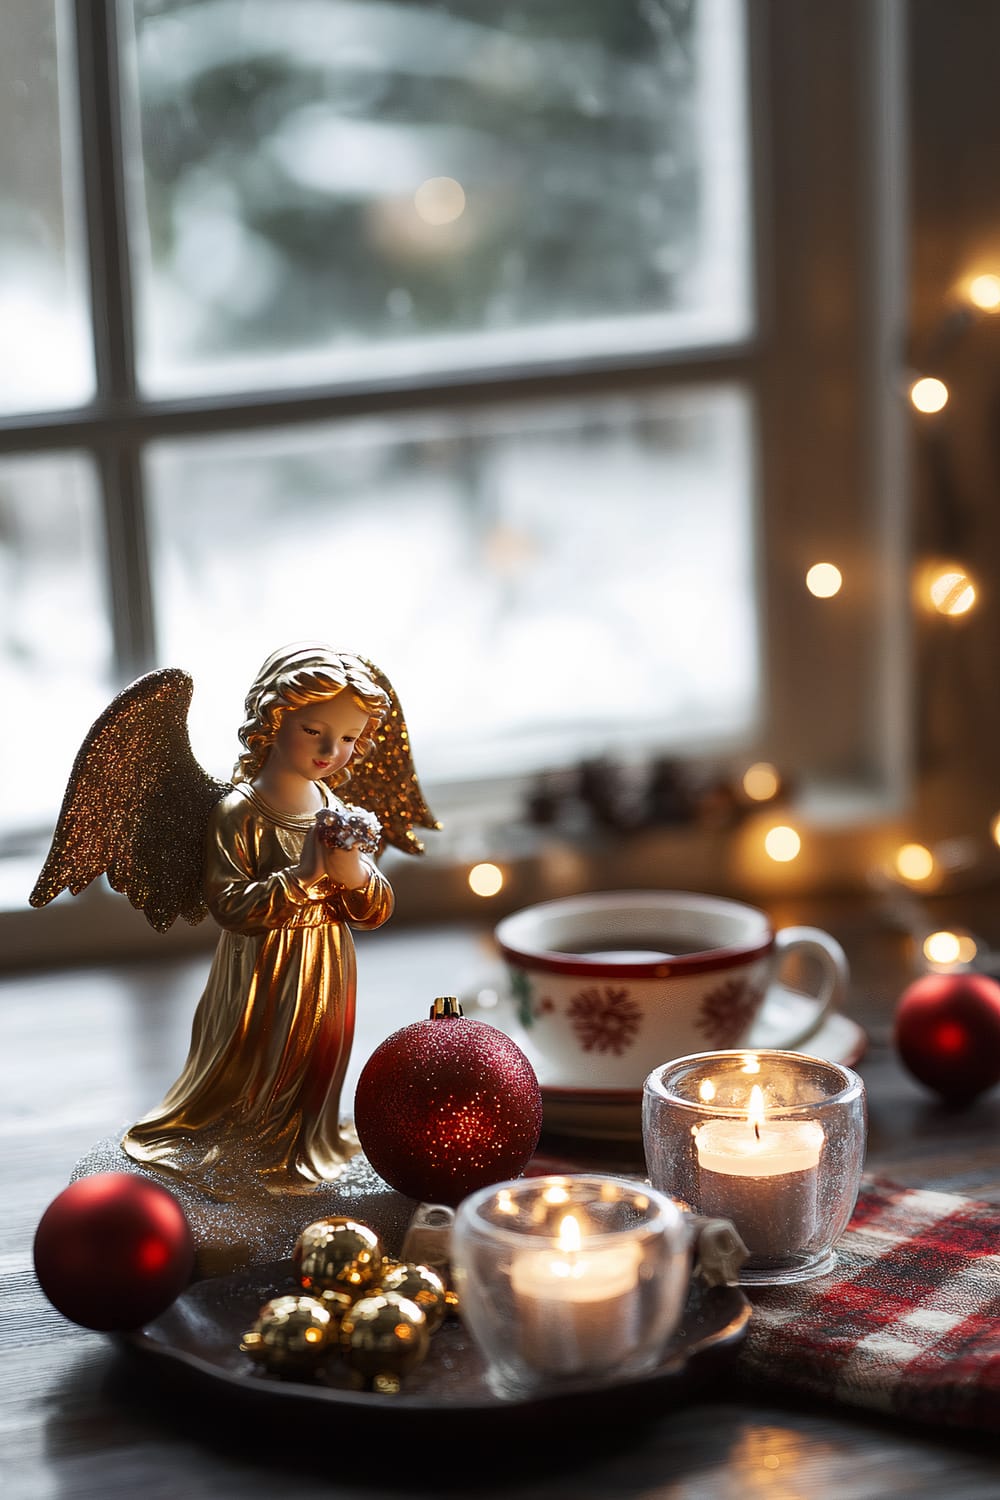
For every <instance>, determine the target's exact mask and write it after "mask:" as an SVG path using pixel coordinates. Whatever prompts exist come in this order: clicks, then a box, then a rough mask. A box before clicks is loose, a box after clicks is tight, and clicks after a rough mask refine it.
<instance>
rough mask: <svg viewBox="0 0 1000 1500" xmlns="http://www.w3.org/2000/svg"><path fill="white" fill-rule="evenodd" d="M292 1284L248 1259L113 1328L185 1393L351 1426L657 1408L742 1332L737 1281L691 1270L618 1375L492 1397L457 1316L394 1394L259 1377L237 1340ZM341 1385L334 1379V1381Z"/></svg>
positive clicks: (681, 1393)
mask: <svg viewBox="0 0 1000 1500" xmlns="http://www.w3.org/2000/svg"><path fill="white" fill-rule="evenodd" d="M297 1289H298V1288H297V1287H296V1284H295V1281H294V1278H293V1276H292V1273H291V1265H290V1263H289V1262H287V1261H286V1262H280V1263H278V1264H276V1265H273V1266H257V1267H254V1268H253V1269H250V1270H244V1271H238V1272H234V1273H233V1274H232V1275H228V1276H218V1277H209V1278H206V1279H205V1280H202V1281H196V1282H193V1283H192V1285H191V1286H189V1287H188V1288H187V1289H186V1290H185V1291H184V1292H183V1293H182V1294H181V1295H180V1297H178V1299H177V1300H176V1302H174V1303H173V1304H172V1305H171V1306H170V1307H169V1308H168V1309H167V1311H166V1312H164V1313H162V1314H161V1315H160V1317H158V1318H156V1319H155V1320H154V1321H153V1322H151V1323H148V1324H147V1325H146V1326H145V1327H143V1328H141V1329H137V1330H136V1331H135V1332H133V1333H128V1334H121V1335H118V1337H119V1339H120V1340H121V1341H122V1342H123V1343H124V1344H125V1346H126V1347H127V1348H128V1349H130V1350H131V1351H133V1352H135V1353H136V1354H138V1355H140V1356H141V1357H142V1358H143V1359H144V1360H148V1361H155V1362H156V1364H157V1365H158V1366H159V1368H160V1372H161V1374H163V1375H164V1376H165V1377H167V1378H168V1379H170V1381H171V1383H172V1384H174V1385H178V1384H179V1385H180V1386H182V1387H185V1388H187V1389H189V1390H190V1392H191V1393H192V1394H193V1395H194V1396H196V1397H197V1396H198V1395H199V1394H204V1393H205V1391H206V1387H208V1388H211V1392H212V1399H213V1400H218V1399H220V1398H223V1399H225V1400H227V1401H232V1402H236V1403H239V1404H240V1405H242V1406H243V1407H245V1408H246V1407H250V1408H253V1407H255V1406H260V1405H261V1404H263V1405H264V1406H267V1407H271V1408H273V1409H274V1416H275V1417H278V1416H279V1415H280V1414H281V1413H282V1412H283V1413H284V1414H286V1415H287V1416H288V1417H296V1416H303V1417H305V1416H308V1418H309V1419H310V1421H311V1422H315V1421H316V1420H322V1419H323V1417H324V1414H326V1413H328V1414H329V1416H330V1417H331V1418H334V1419H335V1418H336V1417H337V1414H338V1413H341V1414H342V1415H343V1417H344V1418H346V1419H348V1420H350V1421H351V1423H352V1424H353V1423H354V1422H356V1421H358V1420H364V1419H365V1418H366V1417H368V1416H374V1417H377V1418H378V1420H379V1421H380V1422H385V1421H390V1422H391V1421H392V1420H393V1419H396V1420H398V1421H402V1422H405V1421H406V1419H407V1418H416V1419H418V1420H419V1422H420V1424H421V1426H423V1427H426V1424H427V1423H428V1422H434V1421H446V1422H453V1421H455V1420H456V1419H459V1418H462V1419H475V1420H476V1421H477V1422H491V1423H492V1422H495V1421H501V1422H502V1421H505V1420H506V1419H507V1418H509V1417H517V1418H519V1419H524V1418H525V1417H532V1416H544V1417H545V1419H546V1420H547V1421H548V1420H550V1419H551V1418H553V1417H556V1416H558V1415H559V1414H560V1413H563V1414H567V1415H568V1414H570V1413H572V1415H573V1417H574V1419H575V1418H577V1417H579V1416H580V1414H581V1411H582V1410H583V1409H585V1408H587V1407H589V1406H595V1405H596V1406H599V1407H600V1408H601V1410H602V1411H603V1412H605V1413H607V1412H608V1410H609V1408H610V1407H611V1406H613V1407H614V1409H615V1412H616V1414H617V1415H619V1416H620V1415H622V1414H624V1413H626V1412H634V1413H635V1414H636V1415H637V1416H638V1415H641V1414H644V1413H645V1414H647V1415H648V1414H649V1413H650V1412H651V1411H653V1412H655V1411H659V1410H663V1409H666V1408H667V1407H668V1406H670V1405H671V1404H674V1403H676V1402H678V1401H681V1400H684V1399H686V1398H687V1397H688V1396H689V1395H690V1394H691V1393H692V1392H693V1391H694V1390H695V1389H696V1388H697V1387H698V1386H699V1385H700V1384H701V1377H702V1376H703V1374H704V1373H706V1371H707V1370H708V1369H711V1368H714V1367H715V1366H716V1365H717V1364H718V1362H719V1361H720V1359H721V1358H722V1357H723V1356H724V1355H725V1354H726V1353H727V1352H729V1351H730V1350H731V1349H732V1348H733V1347H734V1346H735V1345H736V1344H738V1343H739V1341H740V1340H741V1339H742V1337H743V1334H744V1333H745V1331H746V1327H747V1323H748V1321H749V1319H750V1312H751V1308H750V1303H749V1302H748V1300H747V1298H746V1296H745V1295H744V1293H743V1292H742V1291H741V1290H740V1288H739V1287H737V1286H716V1287H705V1286H704V1285H703V1284H702V1282H701V1281H700V1280H699V1279H698V1278H696V1277H695V1278H692V1281H691V1283H690V1286H689V1289H688V1296H687V1299H686V1303H685V1307H684V1310H683V1314H682V1317H681V1322H680V1325H679V1326H678V1328H677V1329H676V1331H675V1333H674V1335H673V1336H672V1338H671V1339H670V1341H669V1343H668V1344H667V1346H666V1348H665V1349H664V1352H663V1358H662V1359H661V1361H660V1363H659V1364H658V1365H657V1367H656V1368H655V1369H654V1370H652V1371H650V1372H649V1373H648V1374H646V1375H642V1376H637V1377H633V1378H629V1379H625V1380H613V1379H602V1380H600V1381H587V1382H584V1381H580V1382H576V1383H574V1384H573V1385H571V1386H560V1387H558V1388H557V1389H552V1390H546V1391H544V1392H540V1393H536V1394H533V1395H532V1396H531V1397H527V1398H524V1399H501V1398H499V1397H497V1396H496V1395H494V1393H493V1392H492V1391H491V1389H490V1387H489V1386H488V1384H487V1382H486V1376H485V1367H484V1362H483V1359H482V1356H481V1355H480V1353H479V1350H478V1348H477V1347H476V1345H475V1343H474V1342H473V1340H472V1337H471V1335H470V1334H469V1333H467V1332H466V1330H465V1328H464V1326H463V1324H462V1322H461V1319H460V1318H459V1317H456V1316H455V1315H454V1314H452V1315H450V1316H449V1317H448V1318H447V1319H446V1320H445V1322H444V1324H443V1325H442V1326H441V1327H440V1328H439V1329H438V1331H437V1332H436V1333H435V1334H434V1335H433V1338H432V1341H431V1348H430V1352H429V1353H428V1355H427V1358H426V1359H425V1360H424V1362H423V1363H422V1364H421V1365H420V1366H419V1367H418V1368H417V1369H416V1370H413V1371H411V1372H410V1373H409V1374H408V1375H406V1376H405V1377H404V1379H403V1383H402V1387H401V1389H400V1390H399V1391H398V1392H397V1393H396V1394H395V1395H381V1394H377V1393H375V1392H372V1391H367V1390H357V1389H354V1388H352V1387H351V1386H350V1384H349V1381H350V1375H349V1372H348V1371H346V1369H345V1370H344V1371H343V1372H342V1373H341V1372H340V1371H339V1369H338V1367H337V1366H334V1367H333V1373H332V1375H331V1376H329V1377H328V1382H329V1383H325V1382H320V1381H319V1380H317V1381H315V1382H314V1381H302V1380H292V1379H287V1378H281V1377H277V1376H274V1375H270V1374H268V1373H267V1372H265V1371H264V1370H262V1369H261V1368H260V1367H259V1366H257V1365H255V1364H254V1363H253V1362H252V1361H251V1360H250V1358H249V1357H248V1356H247V1355H245V1354H244V1353H243V1352H242V1351H241V1349H240V1339H241V1337H242V1335H243V1334H244V1333H245V1332H246V1331H247V1330H248V1329H249V1328H250V1327H251V1325H252V1324H253V1321H254V1319H255V1318H256V1316H257V1314H258V1312H259V1310H260V1308H261V1306H262V1305H263V1304H264V1303H265V1302H267V1301H268V1300H269V1299H270V1298H272V1297H276V1296H279V1295H281V1294H282V1293H285V1292H293V1291H296V1290H297ZM341 1382H342V1383H341Z"/></svg>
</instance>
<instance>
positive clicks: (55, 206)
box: [0, 0, 94, 412]
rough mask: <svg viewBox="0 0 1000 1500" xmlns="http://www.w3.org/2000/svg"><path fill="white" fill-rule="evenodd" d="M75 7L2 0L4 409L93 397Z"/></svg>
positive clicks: (50, 0) (0, 348)
mask: <svg viewBox="0 0 1000 1500" xmlns="http://www.w3.org/2000/svg"><path fill="white" fill-rule="evenodd" d="M72 48H73V38H72V27H71V23H70V14H69V7H68V5H66V4H65V3H62V0H4V6H3V43H2V45H0V183H2V184H3V191H2V194H0V411H4V412H12V411H37V410H42V409H45V408H47V407H57V406H67V405H68V406H74V405H77V404H78V403H80V402H81V401H85V400H86V399H87V398H88V397H89V396H91V395H92V394H93V389H94V365H93V349H92V345H91V341H90V328H89V322H88V316H89V315H88V311H87V298H86V294H85V291H84V285H85V272H84V264H85V263H84V257H83V248H82V239H81V235H80V226H81V215H80V212H79V192H80V164H79V158H78V156H77V153H76V149H75V144H74V143H75V141H76V139H77V128H76V96H75V88H74V79H75V74H74V62H73V52H72Z"/></svg>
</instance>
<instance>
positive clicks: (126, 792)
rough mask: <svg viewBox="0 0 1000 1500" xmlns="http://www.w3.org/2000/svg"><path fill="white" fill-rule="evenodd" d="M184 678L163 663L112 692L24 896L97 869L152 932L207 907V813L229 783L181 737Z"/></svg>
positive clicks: (73, 885)
mask: <svg viewBox="0 0 1000 1500" xmlns="http://www.w3.org/2000/svg"><path fill="white" fill-rule="evenodd" d="M192 687H193V684H192V681H191V678H190V677H189V676H188V674H187V673H186V672H182V671H181V670H180V669H179V668H176V667H167V668H164V669H162V670H160V671H157V672H147V673H146V675H145V676H144V677H140V678H139V679H138V680H137V681H136V682H133V683H131V684H130V686H129V687H127V688H123V689H122V691H121V692H120V693H119V694H118V695H117V697H116V698H114V699H113V700H112V701H111V703H110V704H109V705H108V707H107V708H106V709H105V710H104V712H103V713H102V714H101V716H100V718H98V719H97V720H96V721H95V723H94V724H93V725H92V727H91V728H90V730H89V731H88V733H87V736H86V738H85V739H84V741H83V744H82V745H81V746H80V749H79V751H78V752H77V757H76V760H75V761H74V763H73V769H72V771H71V772H70V778H69V782H68V783H67V786H66V792H65V795H64V797H63V803H62V809H61V811H60V813H59V819H58V822H57V823H56V831H55V833H54V834H53V837H52V847H51V848H50V850H49V854H48V858H47V859H46V861H45V864H44V865H43V867H42V871H41V874H40V875H39V877H38V880H37V881H36V882H35V888H34V890H33V891H32V893H31V896H30V897H29V900H30V902H31V905H32V906H46V905H47V904H48V903H49V902H50V901H51V900H53V898H54V897H56V896H58V894H59V892H60V891H62V890H68V891H71V892H72V894H73V895H74V896H77V895H79V893H80V892H81V891H82V890H83V888H84V886H87V885H89V884H90V882H91V881H92V880H96V878H97V877H98V875H103V874H106V875H107V877H108V883H109V885H111V887H112V889H113V890H116V891H121V892H122V893H123V894H124V895H126V896H127V897H128V899H129V900H130V901H131V903H132V905H133V906H135V907H137V908H138V909H139V910H140V911H142V912H143V913H144V914H145V917H146V920H147V921H148V922H149V923H150V925H151V926H152V927H155V928H156V930H157V932H166V930H167V928H168V927H170V926H172V924H173V923H174V922H175V921H176V919H177V918H178V917H179V916H181V917H183V918H184V919H185V921H187V922H190V923H191V924H192V925H194V924H196V923H198V922H200V921H201V920H202V918H203V917H204V916H205V915H206V913H207V907H206V905H205V899H204V896H203V894H202V868H203V861H204V842H205V832H206V829H207V827H208V818H209V814H210V813H211V811H212V808H213V807H214V806H215V804H216V802H218V800H219V798H220V797H221V796H223V794H224V793H225V792H227V791H229V789H230V783H229V782H227V781H217V780H216V779H215V778H214V777H211V776H209V775H208V774H207V772H205V771H204V770H202V768H201V766H200V765H199V764H198V761H197V760H196V759H195V756H194V753H193V751H192V749H191V741H190V739H189V737H188V725H187V716H188V708H189V707H190V704H191V693H192Z"/></svg>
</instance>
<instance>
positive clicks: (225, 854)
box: [122, 783, 393, 1198]
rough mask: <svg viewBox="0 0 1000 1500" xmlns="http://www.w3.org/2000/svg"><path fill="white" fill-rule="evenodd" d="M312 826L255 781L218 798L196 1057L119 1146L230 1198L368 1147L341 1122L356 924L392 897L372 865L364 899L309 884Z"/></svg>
mask: <svg viewBox="0 0 1000 1500" xmlns="http://www.w3.org/2000/svg"><path fill="white" fill-rule="evenodd" d="M327 796H328V801H329V802H330V803H331V804H334V803H335V802H336V799H335V798H334V796H333V794H332V793H327ZM312 821H313V816H312V814H306V815H303V816H287V815H285V814H280V813H278V812H276V811H275V810H274V809H273V808H271V807H269V805H268V804H267V803H266V802H265V801H264V800H263V798H261V797H260V796H259V794H258V793H257V792H255V791H254V790H253V789H252V788H251V787H250V786H249V785H248V784H246V783H240V784H238V785H237V786H235V787H234V788H233V790H232V791H231V792H229V793H227V795H226V796H224V797H223V798H222V800H221V801H220V802H219V803H217V805H216V807H215V809H214V811H213V813H212V816H211V821H210V824H209V829H208V839H207V850H206V860H205V896H206V900H207V902H208V908H209V911H210V912H211V914H212V915H213V916H214V917H215V919H216V921H217V922H218V923H219V925H220V926H221V927H222V928H223V932H222V936H221V937H220V939H219V945H218V948H217V949H216V953H215V958H214V961H213V963H212V969H211V972H210V974H209V977H208V983H207V985H206V987H205V991H204V994H203V995H202V997H201V1000H200V1002H199V1005H198V1009H197V1011H196V1013H195V1017H194V1024H193V1027H192V1033H191V1047H190V1051H189V1053H188V1058H187V1062H186V1064H185V1066H184V1070H183V1072H182V1073H181V1075H180V1077H179V1078H178V1079H177V1082H176V1083H175V1084H174V1085H173V1087H172V1088H171V1089H170V1090H169V1091H168V1093H167V1095H166V1097H165V1098H164V1100H163V1102H162V1103H161V1104H159V1105H158V1106H157V1108H156V1109H154V1110H152V1111H151V1113H149V1114H147V1115H145V1116H143V1118H142V1119H141V1120H140V1121H139V1122H138V1123H137V1124H135V1125H133V1126H132V1128H131V1129H130V1130H129V1131H128V1132H127V1133H126V1135H125V1137H124V1139H123V1141H122V1145H123V1147H124V1149H125V1150H126V1151H127V1153H128V1154H129V1155H130V1156H131V1157H133V1158H134V1159H135V1160H136V1161H141V1162H147V1163H149V1164H151V1165H154V1166H156V1167H158V1168H160V1169H161V1170H165V1171H169V1172H172V1173H176V1174H179V1175H180V1176H181V1177H183V1178H185V1179H186V1180H188V1181H190V1182H192V1183H195V1184H197V1185H198V1186H200V1187H201V1188H203V1189H204V1190H205V1191H207V1192H209V1193H211V1194H212V1195H214V1196H217V1197H221V1198H233V1197H239V1196H243V1195H245V1194H246V1193H247V1192H248V1191H250V1192H252V1191H253V1190H254V1188H263V1189H266V1190H267V1191H270V1192H289V1191H291V1192H295V1191H309V1190H310V1189H311V1188H313V1187H314V1186H315V1184H316V1183H318V1182H325V1181H330V1180H331V1179H332V1178H334V1177H336V1175H337V1173H338V1171H339V1170H340V1168H341V1167H342V1166H343V1165H344V1163H345V1162H346V1161H347V1160H349V1158H350V1157H351V1156H352V1155H353V1154H354V1153H355V1152H356V1151H357V1149H358V1147H357V1140H356V1138H355V1137H354V1136H353V1132H351V1130H350V1128H349V1127H347V1128H346V1129H345V1128H344V1127H343V1126H342V1124H341V1119H340V1091H341V1088H342V1086H343V1082H344V1074H345V1072H346V1069H347V1064H348V1060H349V1057H350V1051H351V1044H352V1041H353V1037H354V1014H355V994H356V965H355V954H354V942H353V939H352V937H351V932H350V928H351V927H357V928H373V927H380V926H381V925H382V923H383V922H385V921H386V920H387V919H388V917H389V916H390V915H391V913H392V908H393V895H392V888H391V887H390V885H389V883H388V881H387V880H386V878H385V876H384V875H383V874H382V873H381V871H380V870H378V869H377V868H376V866H375V865H374V864H372V863H371V861H367V862H368V863H369V865H370V868H371V876H370V878H369V881H368V884H367V885H366V886H365V887H364V888H363V889H361V890H357V891H343V890H339V889H335V888H331V882H330V880H329V878H328V877H327V876H323V877H321V879H320V880H319V881H318V882H317V883H316V884H314V885H312V886H310V887H308V888H307V887H306V886H304V885H303V884H302V883H301V882H300V881H299V880H298V879H297V877H296V876H295V875H293V874H292V868H293V867H294V866H295V865H296V864H297V863H298V860H299V855H300V853H301V850H302V843H303V839H304V838H305V834H306V831H307V829H308V828H309V826H310V824H311V823H312Z"/></svg>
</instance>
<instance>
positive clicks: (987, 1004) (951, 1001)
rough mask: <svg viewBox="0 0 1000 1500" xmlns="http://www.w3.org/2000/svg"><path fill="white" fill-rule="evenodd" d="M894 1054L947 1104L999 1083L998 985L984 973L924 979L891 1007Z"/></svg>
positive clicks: (964, 1098) (999, 999)
mask: <svg viewBox="0 0 1000 1500" xmlns="http://www.w3.org/2000/svg"><path fill="white" fill-rule="evenodd" d="M893 1041H894V1043H895V1046H896V1051H897V1052H898V1053H899V1056H900V1057H901V1059H902V1060H903V1062H904V1063H905V1064H906V1066H907V1068H909V1070H910V1072H911V1073H912V1074H913V1076H914V1078H917V1079H919V1081H920V1082H921V1083H923V1084H926V1086H927V1087H928V1088H929V1089H933V1090H934V1092H935V1093H937V1094H940V1095H941V1096H942V1098H944V1099H947V1100H949V1101H950V1102H960V1101H962V1100H966V1099H972V1098H974V1097H975V1096H976V1095H977V1094H981V1093H983V1092H984V1091H985V1090H986V1089H989V1088H992V1087H993V1085H994V1084H995V1083H1000V984H998V983H997V981H996V980H995V979H991V978H990V977H989V975H988V974H971V973H952V974H925V975H924V976H923V978H922V979H917V980H915V981H914V982H913V984H911V985H909V986H908V987H907V989H905V990H904V991H903V993H902V995H901V996H900V998H899V1002H898V1004H897V1006H896V1015H895V1022H894V1029H893Z"/></svg>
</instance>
